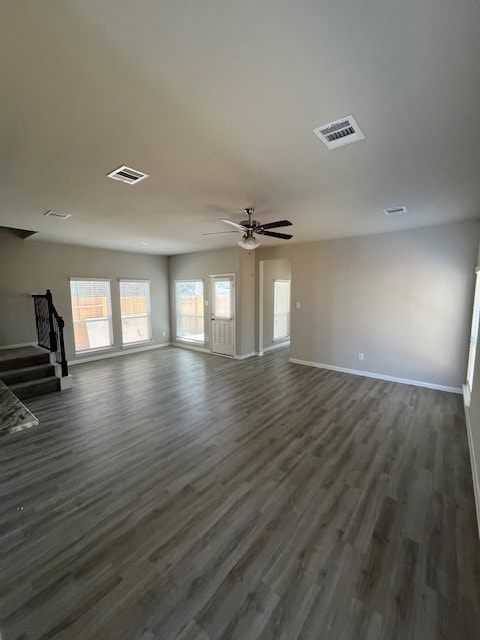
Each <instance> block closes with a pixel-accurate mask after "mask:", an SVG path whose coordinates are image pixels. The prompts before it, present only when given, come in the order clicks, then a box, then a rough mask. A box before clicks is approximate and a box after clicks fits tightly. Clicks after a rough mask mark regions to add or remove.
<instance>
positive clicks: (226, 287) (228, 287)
mask: <svg viewBox="0 0 480 640" xmlns="http://www.w3.org/2000/svg"><path fill="white" fill-rule="evenodd" d="M212 315H213V316H214V317H215V320H232V318H233V277H232V276H218V278H217V277H212Z"/></svg>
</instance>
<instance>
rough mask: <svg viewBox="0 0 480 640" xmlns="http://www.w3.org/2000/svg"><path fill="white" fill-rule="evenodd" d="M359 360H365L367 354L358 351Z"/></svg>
mask: <svg viewBox="0 0 480 640" xmlns="http://www.w3.org/2000/svg"><path fill="white" fill-rule="evenodd" d="M357 360H365V354H364V353H357Z"/></svg>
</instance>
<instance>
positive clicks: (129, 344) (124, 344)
mask: <svg viewBox="0 0 480 640" xmlns="http://www.w3.org/2000/svg"><path fill="white" fill-rule="evenodd" d="M122 282H139V283H142V284H148V309H147V316H146V317H147V318H148V328H149V334H150V337H149V338H147V339H146V340H137V341H136V342H124V341H123V324H122V320H123V318H124V316H122V293H121V290H120V283H122ZM150 285H151V281H150V280H145V279H144V278H118V295H119V300H120V327H121V329H122V349H128V348H129V347H135V346H137V345H139V344H149V343H150V342H153V330H152V303H151V298H152V291H151V286H150ZM125 318H145V315H143V314H134V315H129V316H125Z"/></svg>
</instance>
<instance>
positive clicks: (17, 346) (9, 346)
mask: <svg viewBox="0 0 480 640" xmlns="http://www.w3.org/2000/svg"><path fill="white" fill-rule="evenodd" d="M37 346H38V345H37V343H36V342H20V343H19V344H5V345H3V346H2V347H0V351H3V350H4V349H20V347H37Z"/></svg>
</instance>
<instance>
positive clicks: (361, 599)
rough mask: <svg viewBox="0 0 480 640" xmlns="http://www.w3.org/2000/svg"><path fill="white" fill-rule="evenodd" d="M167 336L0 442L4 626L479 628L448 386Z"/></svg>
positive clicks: (215, 631) (49, 634)
mask: <svg viewBox="0 0 480 640" xmlns="http://www.w3.org/2000/svg"><path fill="white" fill-rule="evenodd" d="M287 358H288V356H287V354H286V353H285V352H284V351H283V350H279V351H278V352H272V353H270V354H268V355H265V356H264V357H263V358H252V359H250V360H246V361H241V362H240V361H234V360H229V359H225V358H220V357H215V356H210V355H207V354H202V353H197V352H193V351H186V350H181V349H174V348H169V349H164V350H157V351H150V352H145V353H142V354H136V355H130V356H125V357H123V358H113V359H110V360H105V361H103V362H96V363H91V364H84V365H81V366H78V367H74V368H73V369H72V373H73V376H74V379H75V388H74V389H73V390H71V391H65V392H63V393H58V394H51V395H49V396H44V397H41V398H35V399H32V400H29V401H27V405H28V406H29V408H30V409H31V410H32V411H33V412H34V413H35V414H36V415H37V416H38V417H39V418H40V426H39V427H35V428H33V429H31V430H30V431H27V432H24V433H19V434H16V435H13V436H8V437H5V438H3V439H2V441H1V443H0V491H1V500H0V504H1V512H0V535H1V540H0V544H1V547H0V554H1V580H0V637H1V639H2V640H32V639H35V640H46V639H47V638H54V639H55V640H60V639H62V640H113V639H115V640H154V639H159V640H170V639H174V638H175V639H177V640H219V639H220V638H222V639H224V640H227V639H228V640H235V639H245V640H256V639H259V640H270V639H278V640H297V639H298V640H314V639H315V640H324V639H325V640H354V639H355V640H359V639H360V640H362V639H365V640H380V639H382V640H383V639H385V640H396V639H398V640H436V639H445V640H474V639H478V638H479V637H480V544H479V543H478V541H477V534H476V529H475V512H474V502H473V491H472V482H471V475H470V463H469V457H468V449H467V440H466V433H465V424H464V418H463V408H462V400H461V398H460V396H457V395H454V394H447V393H443V392H439V391H433V390H428V389H421V388H417V387H410V386H406V385H400V384H395V383H390V382H382V381H378V380H372V379H367V378H360V377H356V376H349V375H345V374H341V373H335V372H331V371H322V370H319V369H313V368H308V367H303V366H301V365H294V364H289V363H288V360H287Z"/></svg>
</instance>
